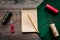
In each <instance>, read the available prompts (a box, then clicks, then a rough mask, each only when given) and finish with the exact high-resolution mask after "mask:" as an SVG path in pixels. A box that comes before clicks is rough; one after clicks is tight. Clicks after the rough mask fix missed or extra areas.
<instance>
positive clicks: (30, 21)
mask: <svg viewBox="0 0 60 40" xmlns="http://www.w3.org/2000/svg"><path fill="white" fill-rule="evenodd" d="M27 16H28V18H29V20H30V22H31V23H32V25H33V27H34V28H35V30H36V31H37V32H38V33H39V31H38V29H36V27H35V25H34V23H33V21H32V19H31V16H29V15H27Z"/></svg>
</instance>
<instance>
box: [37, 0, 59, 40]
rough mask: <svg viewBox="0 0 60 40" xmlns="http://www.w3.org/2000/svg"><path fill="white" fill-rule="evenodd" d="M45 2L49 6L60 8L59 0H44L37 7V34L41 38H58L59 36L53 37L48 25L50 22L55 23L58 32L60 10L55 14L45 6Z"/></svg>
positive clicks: (54, 39) (45, 39)
mask: <svg viewBox="0 0 60 40" xmlns="http://www.w3.org/2000/svg"><path fill="white" fill-rule="evenodd" d="M46 4H50V5H51V6H53V7H55V8H57V9H58V10H60V0H44V1H43V2H42V4H40V5H39V6H38V7H37V10H38V11H37V12H38V13H37V14H38V30H39V34H38V35H39V36H40V37H41V39H42V40H60V36H59V37H56V38H54V37H53V35H52V32H51V30H50V26H49V25H50V24H51V23H55V25H56V28H57V30H58V32H59V34H60V12H59V13H58V14H57V15H55V14H54V13H52V12H50V11H48V10H47V9H46V8H45V5H46Z"/></svg>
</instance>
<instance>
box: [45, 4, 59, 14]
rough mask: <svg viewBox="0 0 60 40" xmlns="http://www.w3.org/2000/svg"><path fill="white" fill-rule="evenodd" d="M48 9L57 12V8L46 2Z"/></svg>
mask: <svg viewBox="0 0 60 40" xmlns="http://www.w3.org/2000/svg"><path fill="white" fill-rule="evenodd" d="M45 7H46V8H47V9H48V10H50V11H51V12H53V13H55V14H58V12H59V10H58V9H56V8H54V7H53V6H51V5H49V4H46V6H45Z"/></svg>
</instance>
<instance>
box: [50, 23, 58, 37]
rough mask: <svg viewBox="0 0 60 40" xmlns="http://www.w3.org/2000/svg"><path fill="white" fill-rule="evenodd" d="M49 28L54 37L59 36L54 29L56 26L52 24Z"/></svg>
mask: <svg viewBox="0 0 60 40" xmlns="http://www.w3.org/2000/svg"><path fill="white" fill-rule="evenodd" d="M50 28H51V31H52V33H53V35H54V37H57V36H59V33H58V30H57V29H56V26H55V24H54V23H52V24H50Z"/></svg>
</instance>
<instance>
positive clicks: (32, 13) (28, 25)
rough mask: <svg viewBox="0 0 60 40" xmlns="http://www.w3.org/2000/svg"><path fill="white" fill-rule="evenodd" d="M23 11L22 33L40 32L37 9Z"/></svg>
mask: <svg viewBox="0 0 60 40" xmlns="http://www.w3.org/2000/svg"><path fill="white" fill-rule="evenodd" d="M21 11H22V27H21V29H22V32H38V31H37V30H38V25H37V9H26V10H21ZM28 16H29V17H30V19H31V20H30V19H29V17H28ZM31 21H32V22H31ZM34 26H35V27H34Z"/></svg>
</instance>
